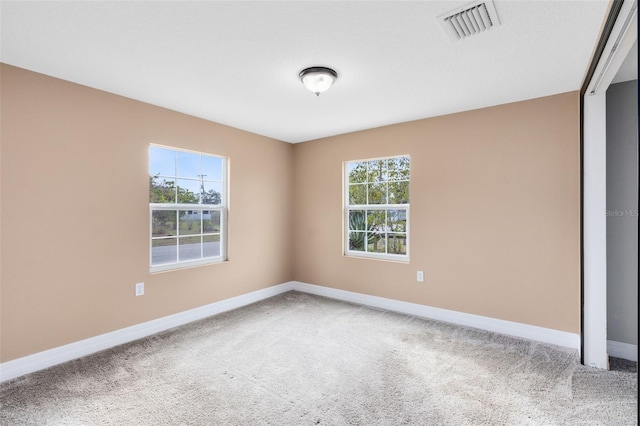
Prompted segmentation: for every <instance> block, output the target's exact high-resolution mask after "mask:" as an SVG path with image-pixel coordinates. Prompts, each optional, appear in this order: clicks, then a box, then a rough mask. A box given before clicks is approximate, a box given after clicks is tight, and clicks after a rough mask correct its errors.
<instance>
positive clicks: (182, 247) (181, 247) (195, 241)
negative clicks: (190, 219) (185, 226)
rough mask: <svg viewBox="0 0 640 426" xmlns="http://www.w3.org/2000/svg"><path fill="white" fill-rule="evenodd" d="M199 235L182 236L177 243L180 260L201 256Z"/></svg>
mask: <svg viewBox="0 0 640 426" xmlns="http://www.w3.org/2000/svg"><path fill="white" fill-rule="evenodd" d="M201 249H202V244H201V237H200V236H198V237H182V238H180V241H179V244H178V254H179V255H180V261H181V262H182V261H185V260H195V259H200V258H201V257H202V253H201Z"/></svg>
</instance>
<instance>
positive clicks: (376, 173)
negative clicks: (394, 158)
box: [367, 160, 387, 182]
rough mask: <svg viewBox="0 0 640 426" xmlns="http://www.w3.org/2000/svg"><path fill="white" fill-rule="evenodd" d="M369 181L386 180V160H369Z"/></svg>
mask: <svg viewBox="0 0 640 426" xmlns="http://www.w3.org/2000/svg"><path fill="white" fill-rule="evenodd" d="M367 172H368V181H369V182H384V181H386V180H387V160H373V161H369V164H368V167H367Z"/></svg>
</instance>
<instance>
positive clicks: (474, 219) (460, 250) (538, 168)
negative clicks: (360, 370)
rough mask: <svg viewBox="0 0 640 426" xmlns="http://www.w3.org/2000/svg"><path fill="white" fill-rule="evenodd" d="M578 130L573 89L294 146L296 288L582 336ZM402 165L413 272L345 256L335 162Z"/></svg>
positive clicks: (339, 173) (408, 266) (404, 266)
mask: <svg viewBox="0 0 640 426" xmlns="http://www.w3.org/2000/svg"><path fill="white" fill-rule="evenodd" d="M579 130H580V103H579V94H578V93H577V92H571V93H565V94H559V95H555V96H550V97H545V98H540V99H534V100H529V101H524V102H518V103H513V104H508V105H501V106H496V107H492V108H485V109H480V110H475V111H469V112H464V113H459V114H453V115H447V116H442V117H436V118H430V119H425V120H420V121H415V122H410V123H404V124H398V125H394V126H388V127H383V128H378V129H372V130H367V131H362V132H357V133H352V134H347V135H341V136H336V137H331V138H326V139H322V140H318V141H312V142H306V143H302V144H297V145H296V146H295V150H294V167H295V187H294V199H295V226H294V230H295V232H294V247H295V261H294V278H295V280H297V281H301V282H306V283H311V284H317V285H322V286H328V287H333V288H338V289H342V290H348V291H354V292H359V293H364V294H369V295H374V296H380V297H387V298H391V299H397V300H402V301H407V302H413V303H420V304H424V305H429V306H433V307H438V308H444V309H450V310H454V311H460V312H465V313H470V314H476V315H482V316H487V317H492V318H498V319H502V320H508V321H515V322H519V323H525V324H530V325H535V326H540V327H547V328H551V329H556V330H561V331H567V332H573V333H579V331H580V164H579V162H580V134H579ZM401 154H408V155H410V156H411V187H410V191H411V207H410V209H411V211H410V218H411V219H410V236H411V242H410V253H411V254H410V261H409V262H408V263H401V262H387V261H381V260H372V259H363V258H354V257H345V256H344V255H343V232H342V229H343V228H342V227H343V213H342V212H343V210H342V209H343V198H342V197H343V183H342V176H343V171H342V166H343V162H344V161H348V160H358V159H366V158H375V157H384V156H392V155H401ZM418 270H423V271H424V275H425V281H424V283H419V282H417V281H416V271H418Z"/></svg>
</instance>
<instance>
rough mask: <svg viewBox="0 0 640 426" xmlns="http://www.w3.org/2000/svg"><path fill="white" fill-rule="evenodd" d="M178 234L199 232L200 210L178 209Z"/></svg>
mask: <svg viewBox="0 0 640 426" xmlns="http://www.w3.org/2000/svg"><path fill="white" fill-rule="evenodd" d="M179 216H180V217H179V223H180V235H196V234H200V233H201V232H200V226H201V217H202V212H201V211H200V210H180V215H179Z"/></svg>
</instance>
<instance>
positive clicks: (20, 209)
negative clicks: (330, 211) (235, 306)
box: [0, 65, 293, 362]
mask: <svg viewBox="0 0 640 426" xmlns="http://www.w3.org/2000/svg"><path fill="white" fill-rule="evenodd" d="M0 83H1V99H2V102H1V103H2V105H1V120H2V129H1V139H2V145H1V161H2V163H1V165H2V168H1V185H2V204H1V206H2V213H1V214H2V228H1V234H0V235H1V240H0V241H1V250H2V259H1V261H2V264H1V273H0V279H1V282H0V284H1V291H0V293H1V294H2V299H1V305H0V308H1V313H0V320H1V326H0V331H1V336H0V341H1V342H2V347H1V350H0V361H1V362H5V361H10V360H12V359H15V358H18V357H22V356H25V355H29V354H33V353H36V352H39V351H42V350H46V349H50V348H54V347H58V346H60V345H64V344H67V343H71V342H75V341H78V340H81V339H84V338H88V337H92V336H96V335H99V334H102V333H105V332H109V331H113V330H117V329H120V328H123V327H127V326H130V325H134V324H138V323H141V322H144V321H148V320H152V319H155V318H159V317H163V316H166V315H170V314H174V313H177V312H182V311H185V310H187V309H190V308H194V307H198V306H202V305H206V304H209V303H213V302H216V301H219V300H222V299H225V298H229V297H232V296H237V295H241V294H244V293H248V292H250V291H254V290H258V289H261V288H265V287H268V286H272V285H275V284H280V283H283V282H287V281H290V280H291V279H292V264H291V259H292V251H291V248H292V242H291V235H292V233H291V226H290V223H291V221H292V219H293V216H292V213H291V209H290V206H291V205H292V204H293V201H292V194H293V192H292V190H293V188H292V183H291V182H292V178H293V162H292V161H293V147H292V145H290V144H287V143H283V142H279V141H276V140H272V139H269V138H265V137H262V136H258V135H255V134H250V133H247V132H243V131H240V130H236V129H232V128H230V127H226V126H222V125H218V124H215V123H211V122H208V121H205V120H201V119H198V118H194V117H190V116H187V115H183V114H179V113H176V112H173V111H169V110H166V109H163V108H159V107H155V106H151V105H148V104H144V103H141V102H137V101H133V100H130V99H126V98H123V97H119V96H115V95H112V94H108V93H105V92H101V91H98V90H94V89H90V88H87V87H83V86H80V85H77V84H73V83H69V82H65V81H62V80H58V79H55V78H50V77H46V76H43V75H40V74H36V73H32V72H29V71H26V70H23V69H19V68H15V67H11V66H7V65H2V68H1V81H0ZM150 143H158V144H163V145H169V146H174V147H178V148H184V149H190V150H195V151H201V152H205V153H211V154H216V155H222V156H227V157H229V159H230V160H229V161H230V192H229V200H230V202H229V222H228V226H229V228H228V229H229V244H228V258H229V260H228V262H224V263H220V264H215V265H208V266H203V267H197V268H190V269H184V270H179V271H171V272H165V273H159V274H150V273H149V242H148V238H149V204H148V190H149V189H148V185H149V179H148V171H147V168H148V146H149V144H150ZM141 281H142V282H144V283H145V295H144V296H141V297H135V296H134V284H135V283H136V282H141Z"/></svg>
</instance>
